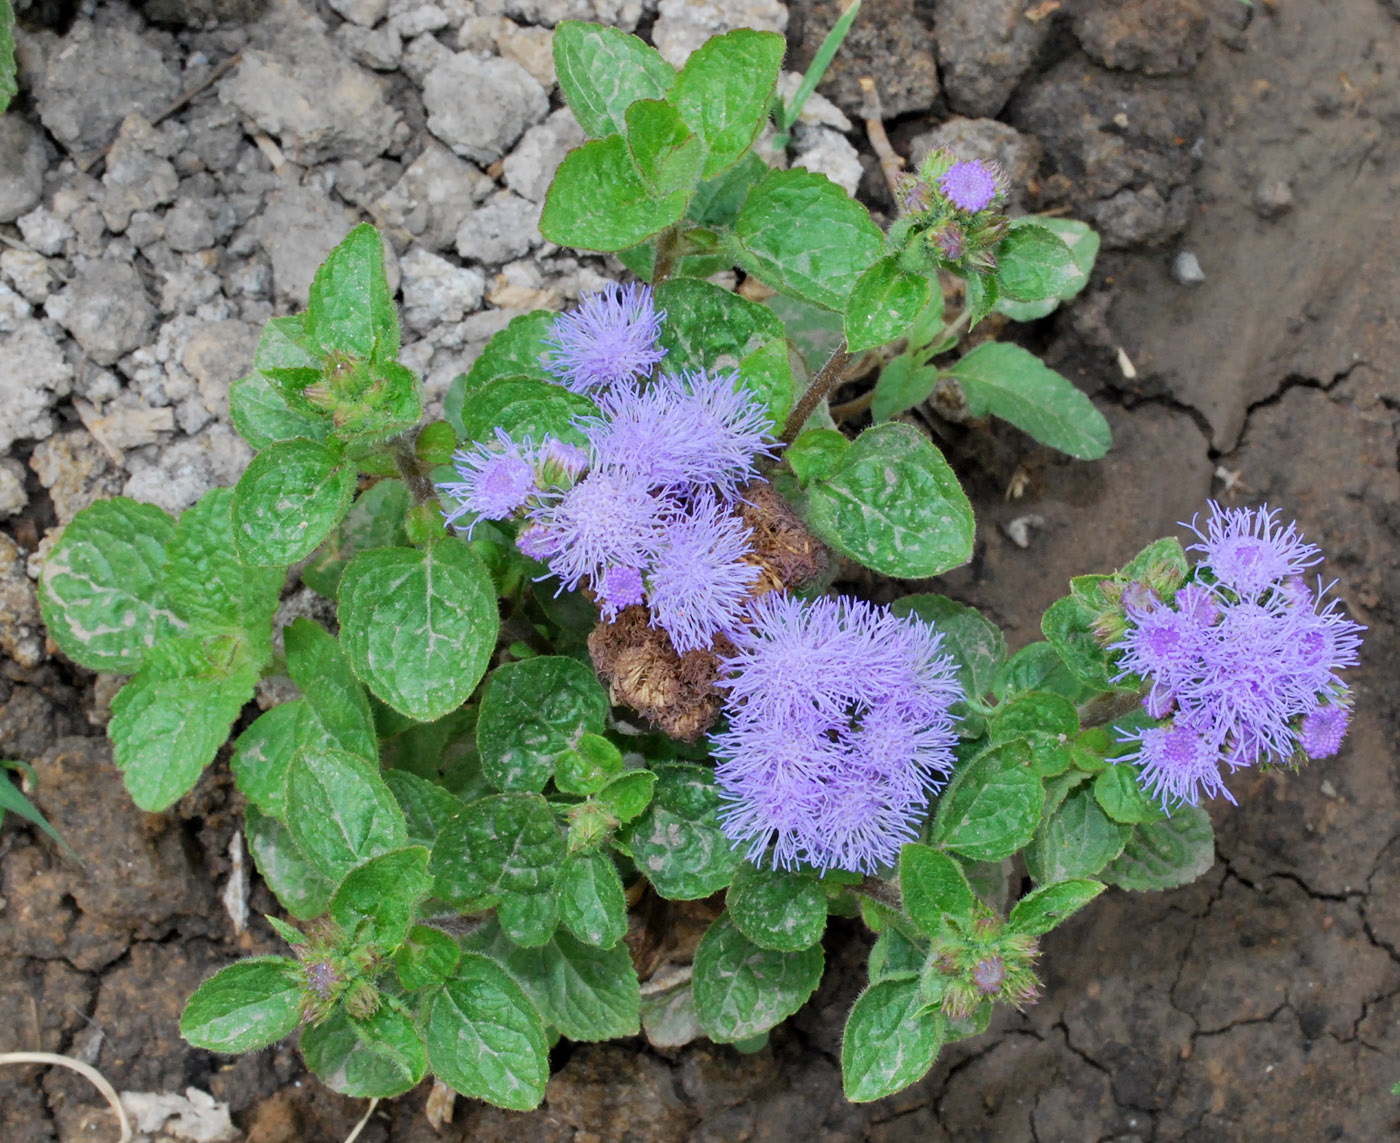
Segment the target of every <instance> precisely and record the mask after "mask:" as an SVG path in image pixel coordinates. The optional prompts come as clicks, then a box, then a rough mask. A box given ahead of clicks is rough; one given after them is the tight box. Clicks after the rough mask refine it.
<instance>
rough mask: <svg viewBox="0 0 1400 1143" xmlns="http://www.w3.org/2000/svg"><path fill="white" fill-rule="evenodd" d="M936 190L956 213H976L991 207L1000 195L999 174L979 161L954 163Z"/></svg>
mask: <svg viewBox="0 0 1400 1143" xmlns="http://www.w3.org/2000/svg"><path fill="white" fill-rule="evenodd" d="M938 189H939V190H940V191H942V192H943V197H944V198H946V199H947V200H948V201H949V202H951V203H952V204H953V205H954V206H955V207H957V208H958V209H959V210H963V211H966V212H967V213H968V214H976V213H977V212H978V211H981V210H986V209H987V207H989V206H991V205H992V203H993V202H994V201H995V200H996V197H997V195H998V194H1000V193H1001V178H1000V171H999V169H998V168H996V167H995V166H994V165H993V164H991V163H984V162H982V160H980V159H968V160H966V161H964V162H961V163H954V164H953V165H952V166H951V167H949V168H948V169H947V170H946V171H944V172H943V174H942V176H941V177H940V178H939V180H938Z"/></svg>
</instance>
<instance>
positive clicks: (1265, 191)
mask: <svg viewBox="0 0 1400 1143" xmlns="http://www.w3.org/2000/svg"><path fill="white" fill-rule="evenodd" d="M1292 209H1293V188H1292V187H1290V186H1289V185H1288V180H1287V179H1264V180H1263V181H1262V182H1260V183H1259V185H1258V186H1256V187H1255V188H1254V213H1255V214H1257V215H1258V216H1259V217H1260V218H1280V217H1282V216H1283V215H1285V214H1287V213H1288V212H1289V211H1290V210H1292Z"/></svg>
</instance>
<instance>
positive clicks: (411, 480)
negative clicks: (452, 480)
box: [394, 429, 437, 505]
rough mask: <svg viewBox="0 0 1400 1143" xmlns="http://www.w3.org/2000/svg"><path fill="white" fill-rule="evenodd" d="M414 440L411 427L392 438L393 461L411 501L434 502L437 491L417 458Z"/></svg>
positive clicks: (418, 502)
mask: <svg viewBox="0 0 1400 1143" xmlns="http://www.w3.org/2000/svg"><path fill="white" fill-rule="evenodd" d="M414 440H415V433H414V431H413V430H412V429H410V430H409V431H408V432H406V433H403V434H402V435H400V436H398V437H395V438H394V463H395V464H396V465H397V466H398V469H399V475H400V476H401V477H403V482H404V484H406V485H407V486H408V490H409V492H410V493H411V494H412V496H413V503H414V504H415V505H418V504H435V503H437V491H436V490H435V489H434V488H433V482H432V481H431V480H430V479H428V470H427V468H425V467H424V465H423V462H422V461H421V460H419V459H418V453H417V451H416V450H415V449H414V447H413V445H414Z"/></svg>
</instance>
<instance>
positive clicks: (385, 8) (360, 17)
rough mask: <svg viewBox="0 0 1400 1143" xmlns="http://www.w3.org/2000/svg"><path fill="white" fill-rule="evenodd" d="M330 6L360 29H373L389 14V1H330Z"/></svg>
mask: <svg viewBox="0 0 1400 1143" xmlns="http://www.w3.org/2000/svg"><path fill="white" fill-rule="evenodd" d="M330 6H331V7H332V8H334V9H335V10H336V12H337V13H339V14H340V15H341V16H343V17H344V18H345V19H347V20H349V21H350V22H351V23H352V24H359V25H360V27H362V28H372V27H374V26H375V24H377V23H379V21H380V20H382V19H384V17H385V16H387V15H388V14H389V0H330Z"/></svg>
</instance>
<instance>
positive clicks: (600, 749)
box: [554, 734, 625, 797]
mask: <svg viewBox="0 0 1400 1143" xmlns="http://www.w3.org/2000/svg"><path fill="white" fill-rule="evenodd" d="M624 768H625V765H624V763H623V761H622V751H621V750H619V749H618V748H617V747H616V746H614V745H613V744H612V743H611V742H609V741H608V740H607V739H606V738H604V737H603V736H602V735H601V734H583V735H580V736H579V740H578V745H576V746H575V747H573V748H572V749H570V750H565V751H564V752H563V753H562V754H560V755H559V758H558V760H557V761H556V762H555V764H554V785H555V786H556V787H557V788H558V789H559V792H560V793H563V794H577V795H579V796H581V797H587V796H588V795H589V794H596V793H597V792H598V791H599V790H601V789H602V788H603V787H604V786H606V785H607V784H608V782H610V781H611V780H612V779H613V778H615V777H616V776H617V775H619V774H621V773H622V771H623V770H624Z"/></svg>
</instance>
